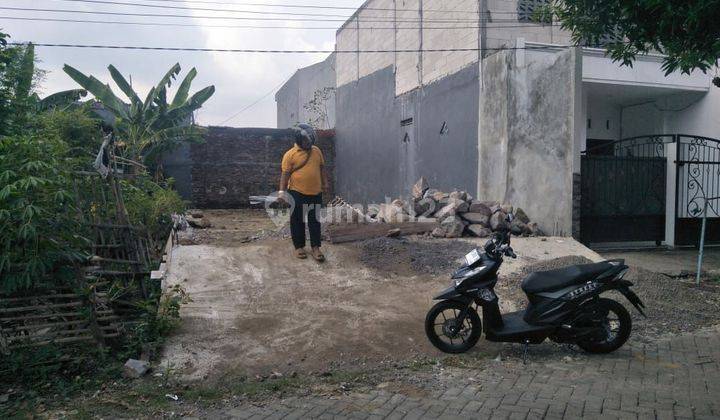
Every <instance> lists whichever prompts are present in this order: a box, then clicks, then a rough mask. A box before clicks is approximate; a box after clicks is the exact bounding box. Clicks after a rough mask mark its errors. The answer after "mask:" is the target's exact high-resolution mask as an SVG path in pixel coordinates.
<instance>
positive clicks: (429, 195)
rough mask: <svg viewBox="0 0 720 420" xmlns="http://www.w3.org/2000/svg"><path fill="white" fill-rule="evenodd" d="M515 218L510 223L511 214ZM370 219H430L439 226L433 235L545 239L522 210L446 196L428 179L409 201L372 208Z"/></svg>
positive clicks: (463, 194)
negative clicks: (502, 233) (508, 235)
mask: <svg viewBox="0 0 720 420" xmlns="http://www.w3.org/2000/svg"><path fill="white" fill-rule="evenodd" d="M510 214H512V215H513V216H514V217H513V219H512V222H508V215H510ZM366 215H367V216H369V217H370V218H372V219H374V221H379V222H385V223H402V222H408V221H413V220H422V219H426V220H430V221H435V222H437V223H439V227H437V228H435V229H434V230H433V231H432V236H435V237H441V238H458V237H461V236H475V237H480V238H484V237H489V236H491V235H492V233H493V232H498V231H507V230H510V232H512V234H514V235H516V236H543V232H542V231H541V230H540V228H539V227H538V225H537V223H534V222H531V221H530V218H529V217H528V215H527V214H526V213H525V212H524V211H523V210H522V209H521V208H514V207H513V206H512V205H510V204H503V203H499V202H496V201H480V200H476V199H473V197H472V196H471V195H470V194H468V193H467V192H465V191H453V192H450V193H446V192H443V191H439V190H437V189H433V188H430V187H429V185H428V183H427V181H426V180H425V178H420V180H419V181H418V182H417V183H416V184H415V185H414V186H413V188H412V194H411V197H410V198H409V199H408V200H403V199H397V200H395V201H393V202H392V203H389V204H380V205H378V206H370V208H368V211H367V214H366Z"/></svg>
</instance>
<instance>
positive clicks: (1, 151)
mask: <svg viewBox="0 0 720 420" xmlns="http://www.w3.org/2000/svg"><path fill="white" fill-rule="evenodd" d="M7 38H8V35H6V34H2V33H0V294H2V295H3V296H4V297H7V296H12V297H25V296H30V295H33V296H34V294H35V293H38V292H40V291H42V292H43V293H46V292H47V291H50V290H56V289H57V290H60V289H62V290H73V291H74V292H75V293H79V294H80V295H82V296H88V295H87V293H88V292H89V291H90V290H94V287H95V284H90V283H83V281H85V280H83V279H84V277H83V276H79V275H78V273H79V272H80V268H81V267H82V266H84V265H87V263H88V261H89V258H90V257H91V256H92V255H91V249H92V247H91V244H92V242H93V241H95V240H97V238H96V237H95V235H96V233H95V232H94V230H93V229H92V228H91V226H90V222H91V221H103V220H107V221H108V222H110V223H112V222H113V220H112V216H113V214H114V213H113V209H110V210H108V209H107V208H103V204H102V203H101V202H99V201H97V198H96V197H97V195H98V194H97V190H98V189H102V188H103V185H105V184H104V183H105V181H103V180H102V178H101V177H100V176H95V177H90V178H87V177H86V178H87V179H86V178H83V177H80V176H78V173H80V172H81V171H83V172H84V173H92V172H91V171H93V168H92V163H93V161H94V160H95V156H96V155H97V154H98V151H99V150H100V147H101V145H102V143H103V139H104V136H106V135H107V133H108V132H114V136H115V137H114V138H115V145H116V146H119V147H120V149H121V150H122V151H123V152H127V153H129V154H130V155H131V156H133V157H138V156H139V157H140V158H142V159H146V162H147V159H151V158H152V159H154V158H156V157H157V156H158V154H159V153H160V152H162V151H163V150H166V149H167V148H168V147H171V146H172V145H174V144H178V143H180V142H182V141H187V140H188V139H192V138H193V137H196V136H197V135H198V134H199V132H200V131H199V129H198V128H197V127H195V126H194V125H192V124H189V125H188V122H191V119H192V112H193V111H194V110H197V109H198V108H199V107H200V106H201V105H202V103H204V102H205V100H207V98H209V96H210V95H212V90H213V89H214V88H206V89H205V90H203V91H201V92H199V93H197V94H195V95H192V96H190V95H189V88H190V82H191V81H192V79H193V78H194V77H195V74H196V72H195V71H194V70H193V71H192V72H191V73H190V74H188V76H187V77H186V78H185V80H184V81H183V82H182V83H181V85H180V87H179V88H178V92H177V93H176V95H175V99H174V100H173V102H172V103H170V104H168V103H167V101H166V100H165V97H166V95H167V89H168V88H169V87H170V81H171V80H172V79H174V78H175V76H176V75H177V74H178V73H179V70H180V68H179V66H175V67H173V69H171V71H170V72H168V74H167V75H166V77H165V78H164V79H163V81H161V83H160V84H159V85H158V86H157V87H156V88H153V89H152V90H151V92H150V93H149V94H148V95H147V99H146V101H144V102H138V101H137V100H136V98H137V95H135V98H131V104H129V105H126V104H124V103H121V102H119V101H120V100H119V99H117V98H115V99H113V98H111V97H109V96H107V95H105V96H103V95H98V94H96V92H92V93H94V94H95V96H96V100H97V101H100V102H102V104H103V107H104V109H105V110H111V111H113V112H117V113H118V115H116V117H117V118H116V119H115V122H116V123H117V124H115V125H114V126H112V125H110V126H109V125H108V124H107V123H106V121H105V120H103V118H102V116H101V115H98V114H97V113H96V112H95V110H96V108H97V107H96V106H94V105H96V104H97V102H96V101H88V102H85V103H82V102H79V99H80V98H81V97H83V96H84V95H85V94H86V92H85V91H84V90H83V89H77V90H72V91H65V92H58V93H56V94H52V95H49V96H47V97H45V98H42V99H41V98H40V96H39V94H38V88H39V85H40V83H41V82H42V77H43V75H44V73H43V72H42V71H41V70H39V69H37V68H35V62H36V59H35V53H34V48H33V47H32V45H25V46H9V45H8V44H7ZM118 74H119V73H118ZM116 76H117V75H113V78H114V79H115V80H116V82H118V84H119V85H121V89H123V91H125V92H126V93H128V92H129V91H130V90H131V88H130V87H129V85H127V86H123V85H122V80H124V79H122V80H121V79H120V78H121V76H120V78H118V77H116ZM89 80H93V81H96V79H94V78H89ZM103 86H105V85H103ZM90 87H92V88H93V89H95V88H97V84H96V83H94V82H93V83H92V84H91V86H90ZM107 89H108V90H109V88H107ZM128 89H129V90H128ZM105 93H107V92H105ZM106 101H108V102H110V103H111V105H109V104H108V103H106ZM140 108H142V115H140V112H141V111H140V110H139V109H140ZM124 117H128V118H125V119H124V120H123V118H124ZM135 117H138V118H139V119H136V118H135ZM143 124H144V125H143ZM133 136H135V137H133ZM141 167H142V166H136V167H135V170H134V173H133V174H132V176H131V177H125V178H123V179H122V181H121V182H120V186H121V189H122V195H123V202H124V211H125V212H126V213H127V219H128V221H129V223H130V224H131V225H132V226H134V227H135V228H136V229H138V231H141V232H143V235H145V236H143V237H147V238H149V239H150V240H151V241H155V242H157V243H158V244H163V243H164V240H165V239H166V238H167V235H168V233H169V231H170V228H171V226H172V217H171V216H172V214H173V213H180V212H182V211H183V210H184V208H185V203H184V202H183V201H182V199H181V198H180V196H179V195H178V194H177V193H176V192H175V191H174V190H173V188H172V184H173V180H172V179H164V178H163V177H162V175H161V174H159V173H153V174H150V173H148V172H147V171H144V170H141V169H140V168H141ZM105 207H110V206H108V205H105ZM151 257H154V258H158V259H159V257H160V255H159V254H155V255H151ZM157 262H159V261H157ZM155 263H156V262H153V263H152V264H153V265H154V264H155ZM148 268H150V267H148ZM88 282H89V280H88ZM112 283H113V286H112V287H111V288H110V292H108V294H107V296H108V297H107V298H108V299H109V301H110V302H111V303H112V302H114V300H115V299H127V297H128V296H132V297H133V300H132V301H131V302H125V303H123V304H124V305H131V306H132V307H133V308H134V309H133V311H134V313H135V317H134V319H133V323H131V324H128V326H127V327H126V334H124V335H123V336H121V337H119V338H113V339H111V340H107V341H106V342H105V343H104V344H102V345H101V344H100V343H92V344H91V345H78V346H75V347H72V346H64V347H58V346H56V345H54V344H48V345H42V346H39V347H35V346H33V347H27V348H24V349H23V350H22V351H12V352H8V353H6V354H2V352H1V351H0V383H2V384H3V386H0V397H2V396H3V395H5V394H6V393H8V392H12V393H15V394H17V393H21V394H23V395H22V396H23V398H30V399H32V398H34V397H35V396H39V395H57V396H64V395H67V394H70V393H73V392H75V391H77V390H79V389H83V388H85V389H87V387H89V386H95V385H99V384H100V383H102V382H103V381H107V380H108V379H110V378H117V377H118V374H119V373H120V371H121V369H122V363H124V361H125V360H126V359H127V358H130V357H133V358H138V357H140V354H141V353H143V352H149V353H154V352H155V351H156V350H157V348H158V347H159V346H160V345H162V343H163V340H164V337H165V336H167V334H168V333H169V331H171V330H172V329H173V328H175V327H176V326H177V324H178V323H179V319H180V318H179V310H180V306H181V305H183V304H184V303H187V302H189V301H190V298H189V296H187V295H186V294H185V293H184V291H183V290H182V289H180V288H175V289H173V290H170V291H166V292H165V293H164V294H161V290H160V285H159V284H158V283H157V282H155V283H151V284H150V285H149V286H147V287H146V290H144V291H143V292H144V298H142V299H138V298H137V296H138V293H136V291H133V290H132V288H133V287H137V286H133V285H130V286H129V285H127V284H122V282H112ZM2 339H3V338H2V337H0V340H2ZM11 389H14V391H10V390H11ZM16 396H17V395H16ZM13 398H15V397H13ZM1 403H2V402H1V401H0V405H1ZM15 408H18V407H17V406H16V407H15ZM0 417H3V416H0Z"/></svg>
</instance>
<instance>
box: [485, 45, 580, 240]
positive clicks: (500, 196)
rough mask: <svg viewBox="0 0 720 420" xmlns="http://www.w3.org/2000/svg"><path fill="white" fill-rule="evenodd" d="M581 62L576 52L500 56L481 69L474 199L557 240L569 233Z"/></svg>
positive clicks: (488, 61)
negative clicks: (519, 213)
mask: <svg viewBox="0 0 720 420" xmlns="http://www.w3.org/2000/svg"><path fill="white" fill-rule="evenodd" d="M520 54H522V56H520ZM581 63H582V61H581V60H579V59H578V56H577V51H575V50H566V51H560V52H537V53H535V52H533V53H528V52H525V51H520V52H518V53H515V52H512V51H502V52H499V53H497V54H495V55H493V56H490V57H488V58H487V59H486V60H484V62H483V67H482V75H483V76H482V77H483V83H482V88H481V105H480V123H479V131H480V135H479V138H480V142H479V143H480V144H479V149H480V165H479V171H480V175H479V179H480V181H479V183H478V187H479V195H480V197H481V198H483V199H488V200H502V201H505V202H509V203H512V204H513V205H515V206H519V207H522V208H523V209H524V210H525V211H526V212H527V213H528V215H529V216H530V218H531V219H532V220H534V221H537V222H538V223H539V224H540V226H541V228H542V229H543V230H544V231H546V233H550V234H555V235H561V236H570V235H571V234H572V214H573V211H572V210H573V203H572V191H573V159H574V155H575V144H576V141H575V140H576V139H575V137H576V136H577V132H578V130H576V124H575V114H576V112H577V110H578V109H579V106H578V103H577V102H578V101H579V100H580V99H579V98H580V97H579V95H578V92H579V89H581V85H580V84H581V82H580V77H579V75H581V74H582V69H581V68H580V66H581Z"/></svg>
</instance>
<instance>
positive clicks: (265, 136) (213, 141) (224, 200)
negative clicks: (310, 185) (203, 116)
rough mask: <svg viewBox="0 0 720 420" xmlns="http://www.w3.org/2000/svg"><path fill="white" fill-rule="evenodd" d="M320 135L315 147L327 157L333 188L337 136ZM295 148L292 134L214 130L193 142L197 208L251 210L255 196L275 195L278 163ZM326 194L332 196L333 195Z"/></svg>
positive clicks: (194, 184)
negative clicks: (200, 139)
mask: <svg viewBox="0 0 720 420" xmlns="http://www.w3.org/2000/svg"><path fill="white" fill-rule="evenodd" d="M319 134H320V137H321V138H320V141H319V143H318V144H317V146H318V147H320V149H321V150H322V152H323V155H324V156H325V162H326V166H327V170H328V174H329V176H330V182H331V185H332V184H333V170H334V160H335V150H334V137H333V136H334V133H333V132H332V131H320V132H319ZM293 144H294V139H293V138H292V137H291V132H290V130H280V129H271V128H229V127H210V128H209V129H208V133H207V135H206V136H205V142H204V143H202V144H193V145H192V146H191V149H190V159H191V161H192V202H193V205H194V206H195V207H198V208H242V207H248V206H249V202H248V197H249V196H251V195H267V194H269V193H271V192H273V191H277V189H278V186H279V182H280V162H281V160H282V157H283V154H284V153H285V152H286V151H287V150H288V149H290V148H291V147H292V146H293ZM328 195H329V196H332V192H331V193H330V194H328ZM325 198H328V197H325ZM329 198H332V197H329Z"/></svg>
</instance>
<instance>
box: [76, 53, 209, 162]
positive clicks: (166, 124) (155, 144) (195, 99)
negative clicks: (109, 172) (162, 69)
mask: <svg viewBox="0 0 720 420" xmlns="http://www.w3.org/2000/svg"><path fill="white" fill-rule="evenodd" d="M63 70H64V71H65V73H67V74H68V75H69V76H70V77H71V78H72V79H73V80H75V81H76V82H77V83H78V84H79V85H80V86H81V87H83V88H84V89H86V90H87V91H88V92H90V93H91V94H93V96H95V99H96V100H97V101H99V102H100V103H102V105H103V106H104V107H105V109H107V110H108V111H110V112H111V113H112V114H113V115H114V116H115V124H114V128H115V130H116V132H117V134H118V137H119V139H118V140H119V143H118V144H119V145H120V146H122V147H121V150H122V151H123V154H124V155H125V157H126V158H129V159H132V160H135V161H138V162H145V163H146V164H148V165H153V164H156V163H157V160H158V158H159V156H160V154H161V153H162V152H164V151H166V150H170V149H172V148H174V147H176V146H177V145H179V144H181V143H182V142H185V141H196V140H199V139H200V135H201V133H202V131H201V128H200V127H198V126H197V125H195V124H194V122H193V113H194V112H195V111H197V110H198V109H200V108H201V107H202V105H203V104H204V103H205V102H206V101H207V100H208V99H210V97H211V96H212V95H213V93H215V87H214V86H208V87H206V88H203V89H201V90H199V91H197V92H196V93H195V94H193V95H190V86H191V84H192V81H193V79H195V76H197V71H196V70H195V69H194V68H193V69H192V70H190V72H188V74H187V75H186V76H185V78H184V79H183V80H182V82H181V83H180V85H179V86H178V89H177V91H176V92H175V96H174V97H173V100H172V101H171V102H168V99H167V96H168V95H167V90H168V88H170V87H171V85H172V83H173V81H174V80H175V79H176V77H177V76H178V75H179V74H180V70H181V69H180V64H175V65H174V66H172V67H171V68H170V70H169V71H168V72H167V73H166V74H165V76H164V77H163V78H162V79H161V80H160V82H159V83H158V84H157V85H156V86H155V87H153V88H151V89H150V91H149V92H148V94H147V95H146V96H145V99H144V100H142V99H141V98H140V96H139V95H138V93H137V92H135V90H134V89H133V87H132V85H131V84H130V83H129V82H128V81H127V80H126V79H125V77H123V75H122V74H121V73H120V72H119V71H118V70H117V69H116V68H115V66H113V65H110V66H108V70H109V71H110V77H111V78H112V79H113V81H114V82H115V84H116V85H117V87H118V88H119V89H120V90H121V91H122V92H123V94H125V96H126V97H127V99H128V100H129V104H128V103H126V102H125V101H123V100H122V99H120V98H119V97H118V96H117V95H115V93H114V92H113V90H112V89H111V88H110V86H109V85H108V84H106V83H103V82H101V81H100V80H98V79H97V78H95V77H94V76H86V75H85V74H83V73H81V72H80V71H78V70H76V69H75V68H73V67H71V66H69V65H67V64H66V65H65V66H64V68H63Z"/></svg>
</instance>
